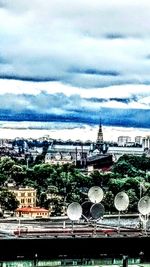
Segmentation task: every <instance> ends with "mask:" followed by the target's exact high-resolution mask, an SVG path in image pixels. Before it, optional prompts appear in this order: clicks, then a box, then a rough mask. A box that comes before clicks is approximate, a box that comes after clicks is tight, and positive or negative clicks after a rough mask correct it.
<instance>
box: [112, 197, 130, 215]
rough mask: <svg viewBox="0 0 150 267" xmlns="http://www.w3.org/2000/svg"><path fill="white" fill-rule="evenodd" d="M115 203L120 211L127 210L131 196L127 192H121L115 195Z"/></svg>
mask: <svg viewBox="0 0 150 267" xmlns="http://www.w3.org/2000/svg"><path fill="white" fill-rule="evenodd" d="M114 205H115V208H116V209H117V210H118V211H123V210H126V209H127V207H128V206H129V197H128V195H127V194H126V193H125V192H119V193H118V194H117V195H116V196H115V200H114Z"/></svg>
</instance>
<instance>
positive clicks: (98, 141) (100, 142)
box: [96, 119, 104, 145]
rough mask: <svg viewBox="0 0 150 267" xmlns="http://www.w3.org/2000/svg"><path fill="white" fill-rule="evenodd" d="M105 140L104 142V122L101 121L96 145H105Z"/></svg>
mask: <svg viewBox="0 0 150 267" xmlns="http://www.w3.org/2000/svg"><path fill="white" fill-rule="evenodd" d="M103 142H104V140H103V131H102V122H101V119H100V123H99V130H98V135H97V140H96V144H97V145H99V144H103Z"/></svg>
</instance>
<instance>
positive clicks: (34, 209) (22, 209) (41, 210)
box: [16, 207, 48, 213]
mask: <svg viewBox="0 0 150 267" xmlns="http://www.w3.org/2000/svg"><path fill="white" fill-rule="evenodd" d="M16 211H20V212H33V213H34V212H48V210H47V209H44V208H40V207H34V208H31V207H23V208H18V209H16Z"/></svg>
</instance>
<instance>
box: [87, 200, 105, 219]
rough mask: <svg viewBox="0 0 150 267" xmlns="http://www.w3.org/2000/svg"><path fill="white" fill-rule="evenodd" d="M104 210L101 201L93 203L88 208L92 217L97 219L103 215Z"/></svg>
mask: <svg viewBox="0 0 150 267" xmlns="http://www.w3.org/2000/svg"><path fill="white" fill-rule="evenodd" d="M104 212H105V209H104V206H103V205H102V204H101V203H95V204H93V205H92V207H91V208H90V213H91V216H92V218H93V219H95V220H97V219H100V218H102V217H103V215H104Z"/></svg>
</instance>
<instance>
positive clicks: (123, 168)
mask: <svg viewBox="0 0 150 267" xmlns="http://www.w3.org/2000/svg"><path fill="white" fill-rule="evenodd" d="M149 170H150V158H148V157H146V156H145V155H143V156H142V157H138V156H129V155H124V156H122V157H121V158H120V159H119V160H118V161H117V162H116V163H115V164H114V165H113V167H112V170H111V172H109V173H103V172H101V171H94V172H92V173H91V174H90V175H89V174H87V173H86V172H83V171H80V170H79V169H76V168H75V166H73V165H69V164H64V165H49V164H45V163H40V164H32V166H27V165H26V164H23V163H21V162H19V161H17V160H15V159H11V158H8V157H4V158H1V160H0V187H1V189H0V203H1V206H2V207H3V208H5V209H8V210H14V209H16V207H17V205H18V202H17V201H16V200H15V197H14V196H13V195H12V194H11V193H10V192H8V190H7V189H6V188H5V187H4V185H6V184H7V182H8V181H9V180H10V179H11V180H13V181H15V183H16V185H17V186H31V187H34V188H35V189H37V205H38V206H41V207H45V208H49V207H50V206H51V205H54V206H55V213H58V212H60V210H61V207H62V206H63V205H66V206H67V205H68V204H69V203H71V202H72V201H77V202H79V203H83V202H84V201H85V200H87V193H88V190H89V188H90V187H91V186H94V185H97V186H100V187H102V188H103V190H104V199H103V201H102V203H103V204H104V206H105V209H106V211H111V212H112V211H115V207H114V197H115V195H116V194H117V193H118V192H120V191H125V192H126V193H127V194H128V195H129V199H130V206H129V211H134V212H135V211H137V203H138V200H139V199H140V197H141V196H140V193H141V192H142V193H143V194H148V195H149V194H150V175H149ZM140 188H142V189H144V190H142V191H141V190H140ZM7 194H8V196H7ZM49 195H51V198H49ZM10 198H11V199H10ZM10 202H11V203H12V204H11V205H10Z"/></svg>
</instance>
